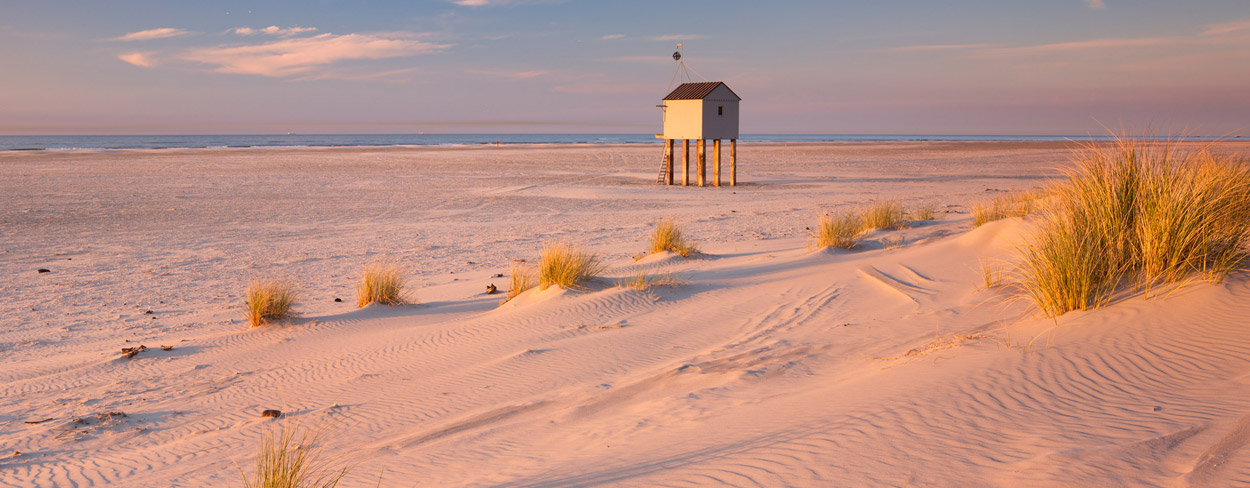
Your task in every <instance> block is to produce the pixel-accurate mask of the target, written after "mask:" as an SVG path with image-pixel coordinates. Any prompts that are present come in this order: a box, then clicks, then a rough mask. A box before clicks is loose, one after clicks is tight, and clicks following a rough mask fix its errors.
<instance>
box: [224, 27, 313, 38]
mask: <svg viewBox="0 0 1250 488" xmlns="http://www.w3.org/2000/svg"><path fill="white" fill-rule="evenodd" d="M316 30H317V28H316V27H278V26H276V25H271V26H269V27H265V28H262V29H253V28H251V27H235V28H233V29H230V30H229V31H228V32H230V33H233V34H238V35H240V36H250V35H253V34H269V35H274V36H282V37H290V36H294V35H299V34H303V33H305V32H314V31H316Z"/></svg>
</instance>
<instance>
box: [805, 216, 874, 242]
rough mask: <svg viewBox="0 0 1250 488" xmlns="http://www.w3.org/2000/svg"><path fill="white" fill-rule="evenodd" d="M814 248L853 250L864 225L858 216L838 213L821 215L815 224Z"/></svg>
mask: <svg viewBox="0 0 1250 488" xmlns="http://www.w3.org/2000/svg"><path fill="white" fill-rule="evenodd" d="M817 226H818V227H817V230H816V247H820V248H825V247H840V248H842V249H855V248H856V247H858V246H859V241H860V236H861V235H863V233H864V223H863V222H862V221H861V220H860V218H859V216H858V215H855V214H853V213H848V212H840V213H835V214H832V215H822V216H821V217H820V223H819V224H817Z"/></svg>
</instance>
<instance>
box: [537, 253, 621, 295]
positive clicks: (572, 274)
mask: <svg viewBox="0 0 1250 488" xmlns="http://www.w3.org/2000/svg"><path fill="white" fill-rule="evenodd" d="M604 269H605V267H604V265H603V264H601V263H600V262H599V257H598V256H596V255H594V254H592V253H588V252H586V251H583V250H582V249H580V248H577V247H574V246H572V245H570V244H568V243H557V244H552V245H549V246H547V247H546V248H545V249H543V253H542V257H541V259H539V262H538V288H539V289H540V290H546V289H547V288H548V287H550V286H551V285H556V286H559V287H560V288H565V289H576V288H580V287H581V286H582V284H583V283H584V282H586V281H587V280H589V279H591V278H593V277H594V276H595V274H597V273H600V272H602V271H603V270H604Z"/></svg>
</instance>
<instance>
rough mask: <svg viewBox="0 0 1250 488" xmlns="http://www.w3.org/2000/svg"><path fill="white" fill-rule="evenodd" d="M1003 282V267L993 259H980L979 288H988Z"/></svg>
mask: <svg viewBox="0 0 1250 488" xmlns="http://www.w3.org/2000/svg"><path fill="white" fill-rule="evenodd" d="M1002 284H1003V268H1002V266H1001V265H999V264H996V263H994V262H993V261H990V260H987V259H982V260H981V289H982V290H989V289H991V288H994V287H996V286H999V285H1002Z"/></svg>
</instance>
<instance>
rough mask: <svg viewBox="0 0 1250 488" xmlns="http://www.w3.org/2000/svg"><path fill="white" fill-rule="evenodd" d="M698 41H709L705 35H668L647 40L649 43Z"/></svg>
mask: <svg viewBox="0 0 1250 488" xmlns="http://www.w3.org/2000/svg"><path fill="white" fill-rule="evenodd" d="M697 39H707V36H705V35H703V34H666V35H662V36H651V37H648V38H647V40H649V41H693V40H697Z"/></svg>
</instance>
